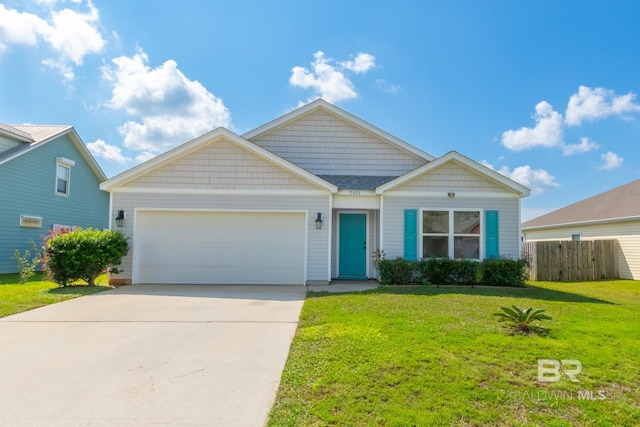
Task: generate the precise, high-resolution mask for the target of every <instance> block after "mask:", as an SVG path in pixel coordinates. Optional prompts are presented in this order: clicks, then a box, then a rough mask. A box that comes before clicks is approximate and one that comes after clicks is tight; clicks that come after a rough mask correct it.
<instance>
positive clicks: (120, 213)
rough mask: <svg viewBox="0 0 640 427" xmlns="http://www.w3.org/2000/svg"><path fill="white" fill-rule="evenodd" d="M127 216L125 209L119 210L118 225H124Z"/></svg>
mask: <svg viewBox="0 0 640 427" xmlns="http://www.w3.org/2000/svg"><path fill="white" fill-rule="evenodd" d="M126 217H127V216H126V215H125V214H124V211H118V216H117V217H116V225H117V226H118V227H122V224H124V219H125V218H126Z"/></svg>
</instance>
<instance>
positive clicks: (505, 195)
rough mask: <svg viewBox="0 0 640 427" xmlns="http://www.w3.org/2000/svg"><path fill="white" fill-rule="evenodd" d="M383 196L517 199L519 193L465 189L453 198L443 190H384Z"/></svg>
mask: <svg viewBox="0 0 640 427" xmlns="http://www.w3.org/2000/svg"><path fill="white" fill-rule="evenodd" d="M384 195H385V196H389V197H394V196H395V197H426V198H430V199H438V198H440V199H452V200H455V199H519V198H520V195H519V194H516V193H491V192H488V191H480V192H477V193H474V192H467V191H456V192H455V196H454V197H453V198H451V197H449V195H448V193H447V192H445V191H394V190H389V191H385V193H384Z"/></svg>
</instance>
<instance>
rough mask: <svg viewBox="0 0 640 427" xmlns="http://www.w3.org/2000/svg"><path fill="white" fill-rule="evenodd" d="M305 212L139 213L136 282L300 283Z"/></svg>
mask: <svg viewBox="0 0 640 427" xmlns="http://www.w3.org/2000/svg"><path fill="white" fill-rule="evenodd" d="M305 223H306V219H305V214H304V213H297V212H296V213H290V212H286V213H283V212H182V211H181V212H175V211H171V212H168V211H139V212H138V213H137V217H136V228H137V230H136V233H135V236H136V242H134V243H135V245H134V248H135V250H134V253H133V259H134V275H135V277H136V279H135V281H136V282H137V283H178V284H181V283H185V284H187V283H194V284H208V283H211V284H274V285H276V284H278V285H282V284H295V285H301V284H304V282H305V279H304V275H305V253H306V251H305V228H306V227H305Z"/></svg>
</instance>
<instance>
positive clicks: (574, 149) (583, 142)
mask: <svg viewBox="0 0 640 427" xmlns="http://www.w3.org/2000/svg"><path fill="white" fill-rule="evenodd" d="M598 148H600V146H599V145H598V144H596V143H595V142H593V141H591V140H590V139H589V138H587V137H582V138H580V144H567V145H563V146H562V154H563V155H565V156H572V155H574V154H578V153H586V152H589V151H593V150H597V149H598Z"/></svg>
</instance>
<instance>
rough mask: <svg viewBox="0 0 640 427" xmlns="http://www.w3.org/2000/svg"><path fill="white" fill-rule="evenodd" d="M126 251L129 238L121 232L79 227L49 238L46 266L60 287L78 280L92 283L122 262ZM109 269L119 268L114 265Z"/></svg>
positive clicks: (50, 277)
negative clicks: (108, 268)
mask: <svg viewBox="0 0 640 427" xmlns="http://www.w3.org/2000/svg"><path fill="white" fill-rule="evenodd" d="M127 252H128V244H127V239H126V238H125V237H124V236H123V235H122V233H120V232H118V231H113V230H104V231H102V230H94V229H91V228H87V229H78V230H75V231H72V232H69V233H64V234H52V235H51V236H49V237H48V238H47V240H46V242H45V247H44V258H43V268H44V269H45V270H46V271H47V276H48V278H49V279H50V280H53V281H54V282H56V283H58V284H59V285H60V286H67V285H69V284H70V283H72V282H74V281H76V280H84V281H86V282H87V284H89V285H90V286H93V285H94V282H95V279H96V277H98V276H99V275H100V274H101V273H102V272H104V271H105V270H106V269H107V267H109V266H115V265H119V264H120V262H121V261H122V257H123V256H125V255H126V254H127ZM110 272H115V273H117V272H119V271H118V270H117V269H116V268H114V267H112V268H111V270H110Z"/></svg>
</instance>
